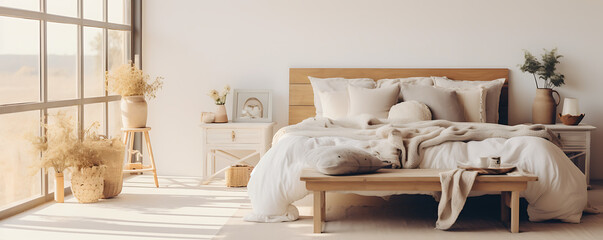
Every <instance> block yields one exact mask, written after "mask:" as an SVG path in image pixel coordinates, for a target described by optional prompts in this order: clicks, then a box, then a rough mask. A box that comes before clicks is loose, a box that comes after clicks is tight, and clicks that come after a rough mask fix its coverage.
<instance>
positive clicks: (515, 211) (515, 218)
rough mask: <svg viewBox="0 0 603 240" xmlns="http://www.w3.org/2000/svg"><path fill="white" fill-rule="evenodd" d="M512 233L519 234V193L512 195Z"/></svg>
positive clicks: (515, 192)
mask: <svg viewBox="0 0 603 240" xmlns="http://www.w3.org/2000/svg"><path fill="white" fill-rule="evenodd" d="M511 232H512V233H518V232H519V191H513V192H512V193H511Z"/></svg>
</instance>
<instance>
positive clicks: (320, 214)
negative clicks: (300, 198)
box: [314, 191, 326, 233]
mask: <svg viewBox="0 0 603 240" xmlns="http://www.w3.org/2000/svg"><path fill="white" fill-rule="evenodd" d="M325 215H326V212H325V192H324V191H314V233H322V224H323V222H324V219H325Z"/></svg>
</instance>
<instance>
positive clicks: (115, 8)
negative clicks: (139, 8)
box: [107, 0, 130, 24]
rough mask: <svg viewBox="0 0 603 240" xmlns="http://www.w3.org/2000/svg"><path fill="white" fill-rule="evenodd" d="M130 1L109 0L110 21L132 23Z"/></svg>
mask: <svg viewBox="0 0 603 240" xmlns="http://www.w3.org/2000/svg"><path fill="white" fill-rule="evenodd" d="M129 6H130V1H129V0H107V15H108V16H107V17H108V18H109V19H108V20H109V22H112V23H120V24H130V7H129Z"/></svg>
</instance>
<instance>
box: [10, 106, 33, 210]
mask: <svg viewBox="0 0 603 240" xmlns="http://www.w3.org/2000/svg"><path fill="white" fill-rule="evenodd" d="M39 133H40V112H39V111H29V112H21V113H10V114H2V115H0V173H2V174H0V209H1V208H3V207H4V206H6V205H7V204H10V203H14V202H16V201H20V200H24V199H28V198H30V197H35V196H40V195H41V193H42V192H41V178H40V177H41V175H40V172H39V169H35V168H32V165H33V163H34V161H36V160H38V159H39V157H40V155H39V153H38V152H35V151H33V149H32V148H31V146H32V145H31V143H30V142H29V141H28V140H27V138H28V137H34V136H39Z"/></svg>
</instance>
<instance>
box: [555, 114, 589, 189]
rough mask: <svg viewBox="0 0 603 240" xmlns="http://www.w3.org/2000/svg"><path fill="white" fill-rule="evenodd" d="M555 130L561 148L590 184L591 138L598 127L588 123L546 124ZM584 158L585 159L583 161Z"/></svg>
mask: <svg viewBox="0 0 603 240" xmlns="http://www.w3.org/2000/svg"><path fill="white" fill-rule="evenodd" d="M544 126H546V127H547V128H548V129H550V130H551V131H553V133H555V135H556V136H557V138H559V141H561V150H563V152H564V153H565V154H566V155H567V157H568V158H569V159H570V160H571V161H572V162H573V163H574V164H575V165H576V167H578V168H579V169H580V170H581V171H582V172H583V173H584V175H585V176H586V184H587V185H589V186H590V152H591V146H590V140H591V132H592V131H594V130H595V129H597V128H596V127H594V126H591V125H588V124H579V125H577V126H568V125H565V124H561V123H558V124H545V125H544ZM582 158H583V159H584V161H581V160H582Z"/></svg>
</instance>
